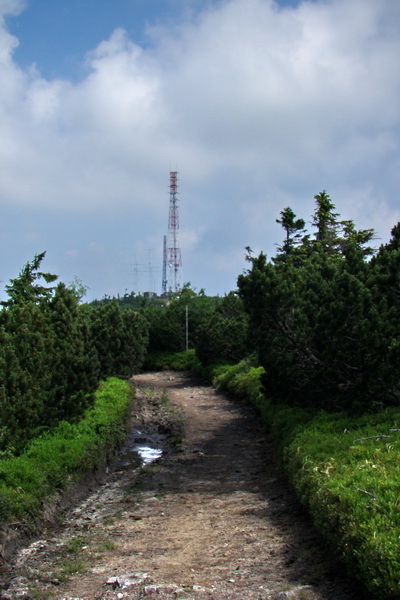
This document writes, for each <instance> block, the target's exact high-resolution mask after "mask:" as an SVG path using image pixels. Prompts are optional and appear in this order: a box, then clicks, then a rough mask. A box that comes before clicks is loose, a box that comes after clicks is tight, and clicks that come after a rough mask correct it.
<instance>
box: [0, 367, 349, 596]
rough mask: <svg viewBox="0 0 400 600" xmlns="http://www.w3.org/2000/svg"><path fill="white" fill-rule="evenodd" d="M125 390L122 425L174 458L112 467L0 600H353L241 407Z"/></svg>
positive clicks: (20, 561)
mask: <svg viewBox="0 0 400 600" xmlns="http://www.w3.org/2000/svg"><path fill="white" fill-rule="evenodd" d="M133 381H134V384H135V385H136V386H137V387H138V402H137V403H136V404H135V407H134V414H133V415H132V418H133V422H134V423H135V425H137V424H138V423H139V425H140V427H142V428H144V429H146V428H147V430H148V431H150V432H151V431H154V432H161V433H163V432H164V433H168V434H169V437H170V442H171V441H172V442H175V446H174V447H173V446H172V445H171V444H170V446H169V447H167V449H166V451H165V452H164V456H163V457H162V458H161V459H160V460H158V461H157V462H155V463H153V464H152V465H151V466H149V467H144V468H142V469H140V468H138V467H137V466H131V467H130V468H126V467H124V468H122V466H121V464H115V465H113V466H111V467H110V471H109V473H108V476H107V478H106V479H105V480H104V481H103V482H101V483H98V484H97V485H96V486H95V487H94V489H93V490H92V491H91V492H90V494H89V495H88V496H87V497H86V499H85V500H84V501H81V502H80V503H79V504H78V505H76V506H75V507H74V508H73V509H71V510H70V511H69V512H67V513H66V514H65V517H64V520H63V522H62V525H60V526H59V527H58V528H57V529H54V528H51V529H50V528H49V530H48V531H47V532H45V533H44V534H43V536H42V538H41V539H40V540H36V541H35V542H34V543H33V544H31V545H30V546H29V547H26V548H24V549H22V550H20V551H19V553H18V554H17V555H16V556H15V557H14V559H13V562H12V566H11V568H10V569H9V570H8V571H7V572H6V576H5V581H4V583H3V586H0V589H3V590H4V591H3V592H2V593H1V594H0V598H2V599H3V600H6V599H8V600H14V599H16V598H25V599H26V600H27V599H28V598H34V599H36V600H40V599H43V600H44V599H57V600H61V599H68V600H70V599H83V600H96V599H109V600H116V599H124V598H126V599H128V600H138V599H140V598H148V599H149V600H152V599H157V600H162V599H167V598H183V599H187V600H190V599H199V600H224V599H231V600H236V599H237V600H246V599H249V600H253V599H254V600H286V599H293V600H359V596H358V595H357V590H355V589H352V586H351V583H350V582H349V581H348V580H346V579H344V578H342V576H341V574H340V573H338V570H339V571H340V567H338V566H337V565H336V564H335V560H334V559H333V558H332V557H330V556H329V555H327V553H326V551H325V549H324V547H323V546H322V545H321V543H320V542H319V540H318V537H317V535H316V533H315V531H314V529H313V527H312V526H311V524H310V522H309V521H308V519H307V517H306V515H305V514H304V513H303V511H302V510H301V508H300V507H299V505H298V504H297V502H296V501H295V499H294V498H293V495H292V493H291V492H290V490H289V489H288V487H287V484H286V482H285V479H284V477H283V475H282V473H281V470H280V468H279V465H278V464H277V463H276V461H275V458H274V453H273V447H272V443H271V440H270V437H269V434H268V432H267V431H266V430H265V428H264V427H263V425H262V424H260V420H259V418H258V417H257V416H256V415H255V413H254V411H253V409H252V408H251V407H249V406H243V405H242V404H239V403H237V402H234V401H232V400H230V399H228V398H227V397H226V396H224V395H223V394H221V393H218V392H216V391H214V390H213V389H212V388H211V387H209V386H205V385H202V384H199V382H194V381H193V380H192V379H190V378H189V377H188V376H186V375H184V374H177V373H169V372H163V373H150V374H143V375H137V376H135V377H134V379H133ZM166 394H167V396H168V399H169V405H168V404H167V403H166V401H165V395H166ZM171 405H172V407H173V410H172V411H171ZM181 436H182V444H179V442H180V437H181Z"/></svg>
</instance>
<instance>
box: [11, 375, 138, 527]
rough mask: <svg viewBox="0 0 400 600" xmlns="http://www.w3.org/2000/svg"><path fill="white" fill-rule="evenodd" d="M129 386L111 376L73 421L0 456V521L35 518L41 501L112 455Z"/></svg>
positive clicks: (131, 392)
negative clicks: (15, 453)
mask: <svg viewBox="0 0 400 600" xmlns="http://www.w3.org/2000/svg"><path fill="white" fill-rule="evenodd" d="M133 396H134V390H133V388H132V386H131V385H130V384H129V383H128V382H127V381H122V380H118V379H116V378H110V379H108V380H107V381H105V382H103V383H102V384H101V385H100V386H99V388H98V390H97V391H96V394H95V400H94V404H93V406H92V407H90V408H88V409H87V410H86V412H85V414H84V418H83V419H82V420H81V421H80V422H79V423H78V424H75V425H73V424H71V423H68V422H65V421H63V422H61V423H59V424H58V426H57V427H56V428H54V429H53V430H52V431H51V432H50V433H46V434H43V435H42V436H40V437H38V438H36V439H35V440H33V441H32V442H30V444H29V445H28V446H27V448H26V449H25V451H24V452H23V453H22V454H21V455H20V456H16V457H11V458H8V459H3V460H1V461H0V522H7V521H10V520H11V519H17V520H20V519H27V518H28V519H29V518H32V517H34V518H36V517H37V516H38V514H40V508H41V506H42V504H43V502H44V501H45V500H46V499H48V498H49V497H50V496H51V495H52V494H54V492H56V491H59V490H62V489H64V488H66V487H67V486H68V485H71V484H73V483H74V482H75V481H76V480H77V479H79V477H81V476H82V475H83V474H85V473H87V472H89V471H90V470H91V469H94V468H96V467H99V466H100V465H102V464H103V463H105V461H106V460H107V458H109V457H110V456H112V454H113V452H114V451H115V448H116V447H117V446H118V445H119V444H120V443H121V442H122V441H123V439H124V437H125V428H126V418H127V413H128V410H129V407H130V405H131V401H132V399H133Z"/></svg>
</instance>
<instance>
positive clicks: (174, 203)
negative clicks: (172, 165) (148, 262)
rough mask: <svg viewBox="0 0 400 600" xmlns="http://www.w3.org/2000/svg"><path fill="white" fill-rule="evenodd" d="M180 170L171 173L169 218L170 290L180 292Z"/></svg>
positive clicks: (168, 260)
mask: <svg viewBox="0 0 400 600" xmlns="http://www.w3.org/2000/svg"><path fill="white" fill-rule="evenodd" d="M177 196H178V171H171V172H170V174H169V218H168V252H167V254H168V257H167V262H168V290H169V292H179V290H180V289H181V287H182V256H181V249H180V248H179V246H178V233H179V215H178V197H177Z"/></svg>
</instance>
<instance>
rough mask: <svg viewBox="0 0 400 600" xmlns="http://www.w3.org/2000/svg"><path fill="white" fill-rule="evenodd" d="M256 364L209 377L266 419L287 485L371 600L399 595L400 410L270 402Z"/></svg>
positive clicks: (220, 370)
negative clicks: (353, 410) (355, 410)
mask: <svg viewBox="0 0 400 600" xmlns="http://www.w3.org/2000/svg"><path fill="white" fill-rule="evenodd" d="M261 373H262V369H261V370H260V369H257V368H255V367H252V366H251V364H250V363H249V362H246V361H243V362H242V363H239V364H238V365H234V366H229V367H218V368H216V369H215V370H214V383H215V384H216V385H218V386H219V387H221V388H223V389H226V390H228V391H229V392H230V393H231V394H233V395H236V396H237V397H239V398H246V399H249V400H251V401H252V402H253V403H254V404H255V405H256V406H257V408H258V409H259V410H260V412H261V414H262V415H263V417H264V419H265V420H266V421H267V422H268V424H269V425H270V427H271V429H272V431H273V433H274V436H275V440H276V444H277V447H278V448H279V450H280V452H281V456H282V461H283V464H284V467H285V469H286V471H287V473H288V475H289V479H290V482H291V484H292V485H293V488H294V490H295V491H296V494H297V495H298V497H299V499H300V500H301V501H302V503H303V504H304V505H305V506H306V507H307V509H308V510H309V512H310V514H311V515H312V517H313V520H314V522H315V524H316V525H317V527H318V528H319V530H320V531H321V533H322V534H323V536H324V538H325V540H326V541H327V543H328V544H329V545H330V547H331V549H332V552H333V553H334V554H336V556H337V557H338V558H341V560H342V561H343V564H344V565H346V566H347V568H348V570H349V572H350V574H351V575H352V577H355V578H357V579H358V581H359V582H360V583H361V584H362V585H363V587H365V589H366V590H368V591H369V593H370V594H371V595H372V597H373V598H375V599H382V600H389V599H390V600H395V599H397V600H398V598H400V477H399V471H400V469H399V466H400V408H390V409H386V410H383V411H381V412H378V413H375V414H367V415H363V416H358V417H355V416H349V415H348V414H346V413H335V414H328V413H325V412H323V411H319V412H315V411H314V412H312V411H310V410H305V409H301V408H299V407H290V406H285V405H279V406H274V405H272V404H271V402H270V401H269V400H268V399H267V398H266V397H265V395H264V394H263V392H262V388H261V383H260V376H261Z"/></svg>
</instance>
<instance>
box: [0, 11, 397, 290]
mask: <svg viewBox="0 0 400 600" xmlns="http://www.w3.org/2000/svg"><path fill="white" fill-rule="evenodd" d="M399 142H400V2H399V0H351V2H349V0H279V1H278V0H0V209H1V210H0V253H1V262H0V265H1V271H0V280H1V283H0V299H4V298H5V294H4V286H5V285H6V284H7V283H8V281H9V280H10V279H11V278H14V277H16V276H17V275H18V273H19V271H20V270H21V268H22V267H23V266H24V264H26V263H27V262H28V261H31V260H32V259H33V257H34V256H35V254H38V253H41V252H44V251H45V252H46V257H45V259H44V261H43V263H42V268H43V270H45V271H49V272H52V273H55V274H57V275H58V276H59V280H60V281H63V282H65V283H66V284H69V283H71V282H73V281H79V282H81V283H82V284H83V285H85V286H86V287H87V288H88V291H87V297H86V300H87V301H90V300H93V299H95V298H102V297H104V296H105V295H107V296H114V295H117V294H120V295H123V294H124V293H126V292H128V293H130V292H131V291H135V292H136V293H138V292H139V293H143V292H145V291H154V292H156V293H161V291H162V263H163V236H164V235H166V234H167V233H168V213H169V202H170V195H169V178H170V171H171V170H172V171H175V170H176V171H178V172H179V195H178V198H179V203H178V206H179V232H178V245H179V247H180V248H181V254H182V282H183V283H190V285H191V287H192V288H194V289H195V290H196V291H200V290H202V289H204V290H205V292H206V294H208V295H217V294H218V295H221V296H223V295H224V294H226V293H228V292H229V291H231V290H235V289H236V281H237V276H238V275H239V274H240V273H242V272H243V271H244V270H245V269H247V268H248V264H247V263H246V261H245V254H246V251H245V248H246V247H247V246H250V247H251V248H252V249H253V251H254V252H256V253H257V252H260V251H263V252H265V253H266V254H267V255H268V256H269V257H271V256H273V255H274V254H275V253H276V251H277V244H280V243H282V241H283V237H284V235H283V230H282V228H281V227H280V225H279V224H277V223H276V219H278V218H279V216H280V211H282V210H283V209H284V208H285V207H287V206H290V207H291V208H292V209H293V210H294V212H295V213H296V215H297V217H298V218H303V219H305V220H306V222H307V226H308V229H309V231H312V227H311V225H310V221H311V215H312V213H313V211H314V206H315V201H314V195H315V194H318V193H319V192H321V191H322V190H324V189H325V190H327V192H328V194H329V195H330V197H331V199H332V201H333V203H334V204H335V206H336V212H338V213H340V215H341V218H343V219H353V220H354V222H355V224H356V226H357V228H374V229H375V231H376V238H377V239H376V245H377V246H378V245H379V244H381V243H385V242H387V241H388V240H389V239H390V231H391V229H392V227H393V226H394V225H395V224H396V223H397V222H398V221H400V199H399V192H400V186H399V183H400V182H399V174H400V148H399Z"/></svg>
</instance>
